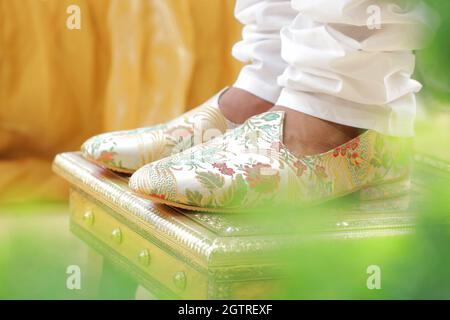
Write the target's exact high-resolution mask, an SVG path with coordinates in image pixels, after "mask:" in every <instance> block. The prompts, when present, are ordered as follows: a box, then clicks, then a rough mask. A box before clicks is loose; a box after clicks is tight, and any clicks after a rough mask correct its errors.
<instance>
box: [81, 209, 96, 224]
mask: <svg viewBox="0 0 450 320" xmlns="http://www.w3.org/2000/svg"><path fill="white" fill-rule="evenodd" d="M94 220H95V216H94V212H92V210H87V211H86V212H85V213H84V214H83V221H84V222H86V223H87V224H89V225H93V224H94Z"/></svg>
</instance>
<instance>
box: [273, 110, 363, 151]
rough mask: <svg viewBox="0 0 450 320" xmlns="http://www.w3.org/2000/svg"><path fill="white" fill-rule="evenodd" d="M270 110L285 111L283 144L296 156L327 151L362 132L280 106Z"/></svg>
mask: <svg viewBox="0 0 450 320" xmlns="http://www.w3.org/2000/svg"><path fill="white" fill-rule="evenodd" d="M272 111H284V112H285V114H286V118H285V124H284V144H285V145H286V146H287V147H288V149H289V150H290V151H291V152H292V153H293V154H295V155H297V156H302V155H303V156H306V155H315V154H321V153H324V152H327V151H329V150H332V149H334V148H336V147H339V146H340V145H342V144H344V143H346V142H348V141H350V140H352V139H354V138H356V137H357V136H359V135H360V134H361V133H363V132H364V130H362V129H358V128H353V127H348V126H344V125H341V124H337V123H333V122H329V121H325V120H322V119H319V118H315V117H312V116H309V115H307V114H304V113H301V112H298V111H295V110H292V109H289V108H285V107H281V106H275V107H274V108H273V109H272Z"/></svg>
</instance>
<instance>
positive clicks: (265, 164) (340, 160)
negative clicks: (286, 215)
mask: <svg viewBox="0 0 450 320" xmlns="http://www.w3.org/2000/svg"><path fill="white" fill-rule="evenodd" d="M283 119H284V118H283V114H282V113H281V112H268V113H266V114H262V115H258V116H255V117H253V118H251V119H249V120H248V121H247V122H246V123H245V124H244V125H242V126H241V127H239V128H236V129H234V130H232V131H229V132H227V133H226V134H225V135H223V136H221V137H219V138H216V139H214V140H212V141H210V142H208V143H205V144H201V145H197V146H195V147H193V148H191V149H189V150H187V151H185V152H182V153H180V154H178V155H176V156H171V157H168V158H165V159H162V160H160V161H158V162H156V163H154V164H152V165H151V166H146V167H144V168H142V169H140V170H139V171H137V172H136V173H135V174H134V175H133V176H132V178H131V180H130V187H131V188H132V189H133V190H135V191H137V192H140V193H143V194H157V195H158V194H159V195H160V196H161V194H165V195H166V198H165V200H166V201H168V199H169V200H170V201H171V202H173V203H174V204H173V205H174V206H176V204H183V205H190V206H192V207H194V208H202V209H204V210H208V209H217V210H220V209H226V210H227V211H228V210H230V209H232V210H235V209H241V210H243V211H245V210H247V209H248V210H254V209H261V208H267V207H268V206H277V205H283V204H286V203H285V202H284V201H287V200H289V199H294V200H295V203H298V204H307V203H316V202H320V200H323V199H332V198H333V197H338V196H341V195H343V194H346V193H349V192H354V191H355V190H358V188H363V187H366V186H367V185H370V184H372V183H380V182H384V181H388V180H393V179H398V177H404V176H405V174H407V172H408V168H407V167H406V165H405V164H404V163H405V161H402V162H401V163H402V164H401V165H400V164H399V165H398V166H396V165H395V164H396V163H397V162H399V161H397V160H396V157H397V158H398V157H399V155H398V154H400V155H401V154H402V153H403V152H402V150H403V149H402V143H398V141H397V140H393V141H392V142H390V139H389V138H388V137H386V136H383V135H381V134H379V133H376V132H374V131H370V130H369V131H366V132H365V133H364V134H362V135H361V136H360V137H359V138H357V139H354V140H352V141H350V142H348V143H346V144H343V145H342V146H339V147H338V148H335V149H333V150H331V151H329V152H325V153H323V154H319V155H313V156H302V157H297V156H295V155H294V154H292V153H291V152H290V151H289V150H288V148H286V146H284V145H283V143H282V137H283V134H282V127H283V126H282V122H283ZM400 142H401V140H400ZM167 177H170V181H168V178H167ZM155 191H157V192H155ZM169 192H170V193H169ZM291 205H292V204H291Z"/></svg>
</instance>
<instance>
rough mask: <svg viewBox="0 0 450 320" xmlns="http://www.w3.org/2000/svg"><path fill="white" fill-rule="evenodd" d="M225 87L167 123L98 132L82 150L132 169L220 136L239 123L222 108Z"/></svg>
mask: <svg viewBox="0 0 450 320" xmlns="http://www.w3.org/2000/svg"><path fill="white" fill-rule="evenodd" d="M225 91H226V89H224V90H223V91H221V92H220V93H219V94H217V95H216V96H214V97H213V98H212V99H210V100H209V101H207V102H206V103H205V104H203V105H201V106H200V107H198V108H196V109H194V110H192V111H190V112H188V113H186V114H184V115H182V116H181V117H179V118H176V119H175V120H172V121H170V122H169V123H167V124H163V125H157V126H153V127H148V128H140V129H136V130H130V131H118V132H111V133H106V134H101V135H98V136H95V137H93V138H91V139H89V140H88V141H86V142H85V143H84V144H83V146H82V147H81V150H82V153H83V155H84V157H85V158H87V159H89V160H91V161H93V162H96V163H98V164H100V165H102V166H104V167H106V168H108V169H111V170H114V171H117V172H123V173H133V172H134V171H136V170H137V169H138V168H140V167H142V166H143V165H145V164H147V163H151V162H153V161H156V160H159V159H162V158H165V157H167V156H170V155H172V154H174V153H178V152H181V151H183V150H186V149H188V148H190V147H192V146H194V145H197V144H201V143H203V142H204V141H207V140H209V139H212V138H213V137H216V136H220V135H222V134H223V133H224V132H225V131H226V130H227V129H230V128H233V126H234V127H235V126H236V125H234V124H233V123H231V122H230V121H228V120H227V119H226V118H225V117H224V116H223V115H222V113H221V111H220V109H219V102H218V101H219V98H220V96H221V95H222V94H223V93H224V92H225Z"/></svg>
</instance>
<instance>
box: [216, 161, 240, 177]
mask: <svg viewBox="0 0 450 320" xmlns="http://www.w3.org/2000/svg"><path fill="white" fill-rule="evenodd" d="M213 167H214V168H216V169H218V170H219V171H220V173H221V174H223V175H226V176H233V175H234V173H235V172H234V170H233V169H232V168H228V166H227V164H226V163H214V164H213Z"/></svg>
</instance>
